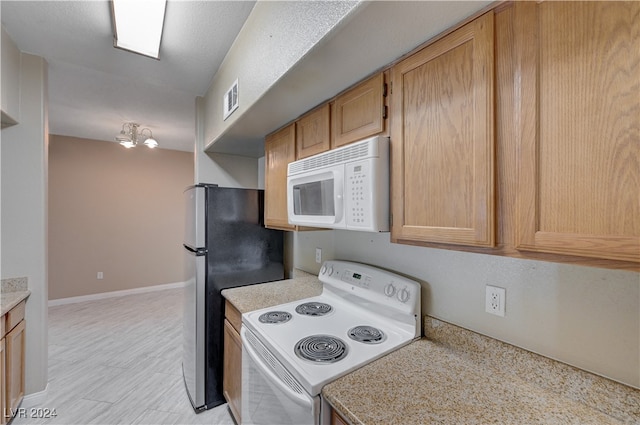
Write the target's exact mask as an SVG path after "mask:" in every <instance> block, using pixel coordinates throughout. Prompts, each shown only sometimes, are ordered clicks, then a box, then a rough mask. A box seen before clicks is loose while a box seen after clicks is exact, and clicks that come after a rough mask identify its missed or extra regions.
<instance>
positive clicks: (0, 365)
mask: <svg viewBox="0 0 640 425" xmlns="http://www.w3.org/2000/svg"><path fill="white" fill-rule="evenodd" d="M2 321H3V322H4V317H2ZM3 334H4V329H3V330H2V332H1V333H0V335H3ZM4 359H5V350H4V338H2V339H1V340H0V409H1V410H0V425H4V424H6V423H7V417H6V415H7V414H8V412H7V409H5V407H6V405H5V403H6V401H5V391H6V389H5V376H6V368H5V360H4Z"/></svg>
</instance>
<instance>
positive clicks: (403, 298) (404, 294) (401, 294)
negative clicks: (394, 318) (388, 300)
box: [398, 288, 411, 303]
mask: <svg viewBox="0 0 640 425" xmlns="http://www.w3.org/2000/svg"><path fill="white" fill-rule="evenodd" d="M409 298H411V293H410V292H409V291H407V288H402V289H401V290H399V291H398V301H400V302H401V303H406V302H407V301H409Z"/></svg>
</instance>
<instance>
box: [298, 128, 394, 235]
mask: <svg viewBox="0 0 640 425" xmlns="http://www.w3.org/2000/svg"><path fill="white" fill-rule="evenodd" d="M287 214H288V219H289V223H291V224H296V225H300V226H309V227H323V228H331V229H347V230H359V231H364V232H388V231H389V138H388V137H383V136H375V137H371V138H369V139H365V140H362V141H360V142H356V143H352V144H350V145H347V146H343V147H340V148H337V149H332V150H330V151H327V152H323V153H320V154H317V155H314V156H310V157H308V158H304V159H301V160H298V161H294V162H292V163H290V164H289V166H288V170H287Z"/></svg>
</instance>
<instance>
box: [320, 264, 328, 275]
mask: <svg viewBox="0 0 640 425" xmlns="http://www.w3.org/2000/svg"><path fill="white" fill-rule="evenodd" d="M326 271H327V266H325V265H323V266H322V268H321V269H320V274H325V272H326Z"/></svg>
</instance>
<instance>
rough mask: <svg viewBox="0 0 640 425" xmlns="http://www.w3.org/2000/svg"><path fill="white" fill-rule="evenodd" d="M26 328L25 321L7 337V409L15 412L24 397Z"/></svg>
mask: <svg viewBox="0 0 640 425" xmlns="http://www.w3.org/2000/svg"><path fill="white" fill-rule="evenodd" d="M24 328H25V321H24V320H23V321H21V322H20V323H18V325H16V327H15V328H13V329H12V330H11V331H10V332H9V333H8V334H7V336H6V337H5V344H6V347H5V349H6V359H5V361H6V364H5V366H6V372H7V376H6V387H5V390H6V400H5V407H6V408H7V409H11V411H14V412H15V411H16V409H17V408H18V405H19V404H20V402H21V401H22V397H23V396H24V340H25V339H24Z"/></svg>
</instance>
